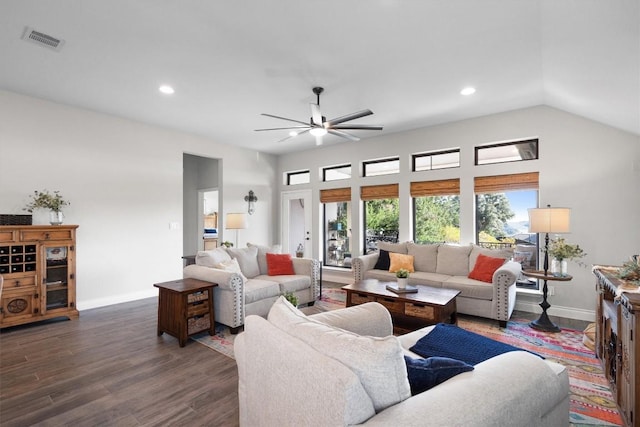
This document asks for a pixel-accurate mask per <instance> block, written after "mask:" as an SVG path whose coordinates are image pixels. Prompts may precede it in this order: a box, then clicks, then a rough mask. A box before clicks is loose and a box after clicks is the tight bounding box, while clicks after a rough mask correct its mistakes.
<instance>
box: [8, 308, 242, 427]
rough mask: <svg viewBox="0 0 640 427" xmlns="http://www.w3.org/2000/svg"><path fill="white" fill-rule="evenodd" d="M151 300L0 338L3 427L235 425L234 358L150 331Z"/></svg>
mask: <svg viewBox="0 0 640 427" xmlns="http://www.w3.org/2000/svg"><path fill="white" fill-rule="evenodd" d="M156 322H157V299H156V298H148V299H144V300H140V301H134V302H130V303H125V304H118V305H112V306H108V307H103V308H98V309H93V310H84V311H82V312H81V313H80V318H79V319H78V320H74V321H68V320H63V321H49V322H42V323H39V324H32V325H25V326H18V327H13V328H9V329H5V330H3V331H2V332H1V333H0V425H2V426H7V427H8V426H31V425H43V426H47V425H51V426H61V425H77V426H96V425H117V426H137V425H163V426H166V425H189V426H190V425H194V426H200V425H207V426H236V425H238V391H237V387H238V372H237V368H236V363H235V361H234V360H233V359H230V358H228V357H226V356H223V355H222V354H220V353H217V352H216V351H213V350H211V349H208V348H207V347H205V346H203V345H200V344H198V343H196V342H194V341H189V342H188V343H187V345H186V346H185V347H183V348H180V347H179V346H178V341H177V339H175V338H173V337H171V336H169V335H167V334H164V335H162V336H160V337H158V336H157V332H156Z"/></svg>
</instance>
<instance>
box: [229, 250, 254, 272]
mask: <svg viewBox="0 0 640 427" xmlns="http://www.w3.org/2000/svg"><path fill="white" fill-rule="evenodd" d="M227 252H229V254H230V255H231V257H232V258H235V259H237V260H238V264H240V270H242V274H244V275H245V276H246V277H248V278H249V279H253V278H254V277H256V276H258V275H260V266H259V265H258V248H256V247H255V246H253V247H251V248H237V249H236V248H227Z"/></svg>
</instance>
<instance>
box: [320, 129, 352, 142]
mask: <svg viewBox="0 0 640 427" xmlns="http://www.w3.org/2000/svg"><path fill="white" fill-rule="evenodd" d="M327 132H329V133H330V134H331V135H336V136H340V137H342V138H347V139H348V140H350V141H360V138H358V137H357V136H355V135H351V134H350V133H346V132H342V131H339V130H335V129H327Z"/></svg>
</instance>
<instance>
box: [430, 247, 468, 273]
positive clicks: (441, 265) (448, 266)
mask: <svg viewBox="0 0 640 427" xmlns="http://www.w3.org/2000/svg"><path fill="white" fill-rule="evenodd" d="M470 252H471V245H467V246H460V245H440V246H438V265H437V266H436V273H439V274H447V275H449V276H465V277H466V276H468V275H469V253H470Z"/></svg>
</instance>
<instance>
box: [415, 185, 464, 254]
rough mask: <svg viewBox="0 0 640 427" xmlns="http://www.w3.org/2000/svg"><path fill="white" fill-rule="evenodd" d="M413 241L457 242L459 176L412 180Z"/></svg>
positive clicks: (458, 227) (458, 238) (458, 235)
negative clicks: (432, 179)
mask: <svg viewBox="0 0 640 427" xmlns="http://www.w3.org/2000/svg"><path fill="white" fill-rule="evenodd" d="M410 192H411V197H412V198H413V240H414V241H415V242H416V243H439V242H450V243H459V242H460V179H458V178H456V179H445V180H438V181H420V182H412V183H411V186H410Z"/></svg>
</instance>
